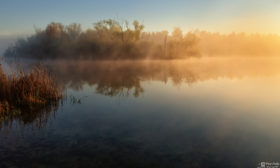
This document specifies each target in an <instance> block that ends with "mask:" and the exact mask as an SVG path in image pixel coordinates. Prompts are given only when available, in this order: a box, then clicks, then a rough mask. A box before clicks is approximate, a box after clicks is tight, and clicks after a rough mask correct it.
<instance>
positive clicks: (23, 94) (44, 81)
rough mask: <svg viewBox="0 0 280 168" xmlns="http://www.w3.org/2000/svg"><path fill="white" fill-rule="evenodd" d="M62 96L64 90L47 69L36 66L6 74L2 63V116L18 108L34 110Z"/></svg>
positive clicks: (0, 99) (0, 97) (0, 104)
mask: <svg viewBox="0 0 280 168" xmlns="http://www.w3.org/2000/svg"><path fill="white" fill-rule="evenodd" d="M61 98H62V91H61V90H60V89H59V87H58V86H57V85H56V82H55V81H54V79H53V77H52V76H51V75H50V73H48V71H47V70H45V69H43V68H41V67H35V68H33V69H32V70H31V71H29V72H24V71H23V70H19V71H16V72H14V73H11V74H5V72H4V70H3V68H2V66H1V64H0V116H3V115H4V116H5V114H7V115H8V113H13V112H12V111H14V110H18V109H19V110H21V111H34V110H35V109H37V108H38V107H43V106H48V105H50V104H53V103H57V102H58V101H59V100H60V99H61ZM32 109H34V110H32Z"/></svg>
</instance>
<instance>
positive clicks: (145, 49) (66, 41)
mask: <svg viewBox="0 0 280 168" xmlns="http://www.w3.org/2000/svg"><path fill="white" fill-rule="evenodd" d="M131 27H132V28H131ZM143 29H144V25H142V24H140V23H139V22H138V21H134V22H133V23H132V25H131V24H129V23H128V22H124V23H120V22H118V21H115V20H111V19H109V20H102V21H99V22H97V23H94V27H93V28H92V29H87V30H86V31H82V28H81V25H80V24H76V23H74V24H70V25H66V26H64V25H62V24H60V23H50V24H49V25H47V27H46V28H45V29H44V30H39V29H37V30H36V33H35V34H34V35H32V36H30V37H29V38H26V39H20V40H18V41H17V42H16V43H15V44H14V45H13V46H11V47H9V48H8V49H7V50H6V52H5V54H4V55H5V56H6V57H22V58H36V59H56V58H62V59H68V58H74V59H76V58H83V59H146V58H151V59H174V58H185V57H189V56H198V55H199V53H198V52H197V50H196V49H195V47H194V46H195V44H196V43H197V42H198V39H197V38H196V36H195V35H193V34H190V33H188V34H186V35H183V33H182V31H181V30H180V29H179V28H176V29H175V30H174V32H173V33H172V35H168V32H166V31H164V32H159V33H144V32H143ZM157 37H159V39H157Z"/></svg>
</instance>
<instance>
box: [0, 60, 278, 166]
mask: <svg viewBox="0 0 280 168" xmlns="http://www.w3.org/2000/svg"><path fill="white" fill-rule="evenodd" d="M42 64H43V65H44V66H45V67H46V68H48V69H49V71H50V72H51V73H52V74H54V76H55V78H56V80H57V83H58V84H59V86H60V87H61V88H64V92H65V98H64V100H63V101H62V102H61V103H60V104H58V105H57V106H55V107H48V108H46V109H42V110H40V111H38V113H37V114H32V115H31V114H30V115H23V116H22V117H20V118H17V119H13V120H9V121H8V122H3V121H2V122H1V130H0V167H58V168H60V167H122V168H123V167H139V168H142V167H168V168H169V167H170V168H174V167H178V168H180V167H213V168H214V167H215V168H218V167H221V168H223V167H227V168H231V167H258V166H260V163H261V162H280V131H279V128H280V103H279V98H280V59H278V58H273V57H272V58H239V57H236V58H227V59H225V58H201V59H188V60H184V61H182V60H176V61H148V60H146V61H45V62H42ZM25 66H26V65H25ZM30 66H31V65H30V64H28V65H27V66H26V67H27V68H28V67H30Z"/></svg>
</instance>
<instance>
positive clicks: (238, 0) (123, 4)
mask: <svg viewBox="0 0 280 168" xmlns="http://www.w3.org/2000/svg"><path fill="white" fill-rule="evenodd" d="M109 18H111V19H116V20H119V21H124V20H128V21H130V22H132V21H133V20H139V21H140V23H143V24H144V25H145V31H161V30H168V31H172V30H173V28H174V27H180V28H181V29H182V30H183V31H185V32H186V31H192V30H195V29H200V30H207V31H210V32H220V33H231V32H247V33H256V32H258V33H277V34H280V0H79V1H77V0H45V1H44V0H1V1H0V35H15V34H17V35H19V34H31V33H33V32H34V28H44V27H45V26H46V25H47V24H48V23H50V22H60V23H63V24H70V23H73V22H77V23H80V24H82V27H83V29H87V28H91V27H93V23H94V22H96V21H99V20H102V19H109Z"/></svg>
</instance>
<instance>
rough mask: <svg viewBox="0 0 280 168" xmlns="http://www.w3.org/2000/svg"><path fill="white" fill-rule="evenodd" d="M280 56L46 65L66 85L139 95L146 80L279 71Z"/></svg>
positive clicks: (190, 81) (184, 81)
mask: <svg viewBox="0 0 280 168" xmlns="http://www.w3.org/2000/svg"><path fill="white" fill-rule="evenodd" d="M279 63H280V59H277V58H275V59H265V58H257V59H245V58H241V59H240V58H232V59H230V58H229V59H223V58H216V59H215V58H209V59H207V58H206V59H191V60H187V61H182V60H180V61H114V62H110V61H99V62H96V61H75V62H73V61H56V62H47V63H45V66H47V67H48V69H50V71H52V73H53V74H55V75H56V77H57V81H58V82H59V83H60V85H61V86H64V88H67V87H68V88H69V87H70V88H72V89H75V90H82V89H83V86H84V85H85V84H88V85H90V86H96V88H95V89H96V92H97V93H100V94H103V95H107V96H117V95H122V96H128V95H134V96H135V97H137V96H139V95H140V94H142V93H143V92H144V89H143V87H142V86H141V83H142V82H145V81H161V82H164V83H166V82H167V81H168V80H171V81H172V83H173V84H174V85H181V84H187V85H192V84H195V83H197V82H203V81H206V80H216V79H219V78H229V79H241V78H244V77H265V76H273V75H277V74H278V73H279V72H280V67H279V66H278V65H279Z"/></svg>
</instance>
